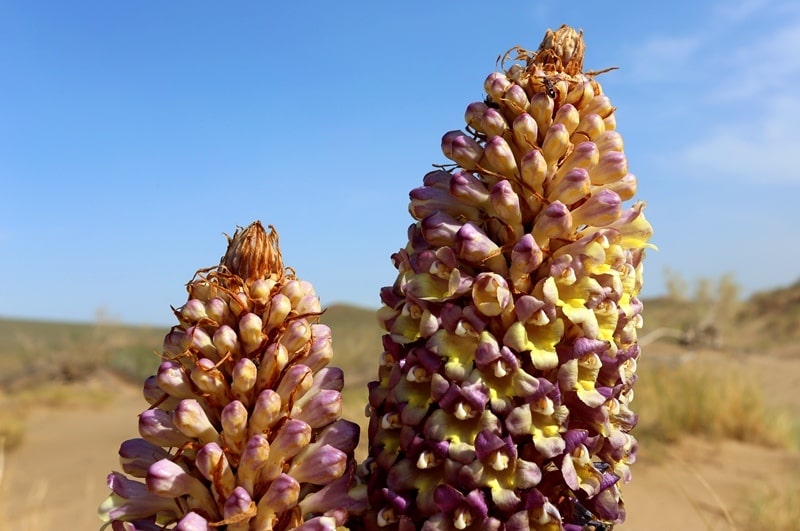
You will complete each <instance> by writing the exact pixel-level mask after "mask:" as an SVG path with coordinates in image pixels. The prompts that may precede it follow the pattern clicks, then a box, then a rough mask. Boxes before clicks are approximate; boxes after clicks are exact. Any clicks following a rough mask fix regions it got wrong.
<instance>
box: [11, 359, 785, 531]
mask: <svg viewBox="0 0 800 531" xmlns="http://www.w3.org/2000/svg"><path fill="white" fill-rule="evenodd" d="M740 362H741V363H745V364H752V365H753V366H754V367H756V368H758V369H759V372H762V371H763V370H767V371H768V372H770V373H771V374H772V375H773V376H772V378H773V379H772V381H771V384H772V385H771V391H770V396H771V398H772V399H775V400H776V401H778V402H780V403H783V404H786V405H790V406H792V407H800V402H798V396H797V395H798V394H797V393H796V392H795V391H794V389H797V384H798V383H800V355H790V356H785V357H778V358H774V357H770V358H766V357H761V358H759V357H748V359H746V360H741V361H740ZM762 374H763V372H762ZM105 378H106V379H110V378H111V377H109V376H106V377H105ZM105 383H106V384H111V386H112V387H111V388H113V389H114V392H113V398H112V399H111V400H109V402H108V403H106V404H104V405H103V406H96V407H90V406H82V407H72V408H69V409H66V408H53V407H49V408H46V407H34V408H32V409H31V410H30V411H29V413H28V416H27V419H26V422H27V429H26V432H25V439H24V441H23V443H22V444H21V445H20V446H19V447H18V448H16V449H15V450H14V451H13V452H11V453H9V455H6V458H5V467H4V470H3V477H2V484H0V530H6V529H7V530H12V529H13V530H15V531H44V530H53V529H70V530H73V529H74V530H79V529H85V530H91V529H98V528H99V520H98V519H97V516H96V510H97V506H98V504H99V503H100V502H101V501H102V500H103V498H105V496H106V495H107V488H106V485H105V477H106V475H107V474H108V473H109V472H110V471H111V470H114V469H118V468H119V466H118V461H117V456H116V451H117V448H118V447H119V444H120V442H122V441H123V440H125V439H128V438H132V437H136V436H137V432H136V424H137V422H136V419H137V415H138V414H139V413H140V412H141V410H142V409H143V406H144V404H145V403H144V400H143V399H142V397H141V394H140V391H139V388H138V387H136V386H132V385H129V384H124V383H122V382H119V381H115V380H112V381H107V382H105ZM795 411H798V409H795ZM797 471H800V454H798V453H796V452H789V451H782V450H775V449H767V448H764V447H759V446H754V445H748V444H743V443H738V442H733V441H716V442H712V441H707V440H704V439H699V438H690V439H686V440H683V441H682V442H681V443H679V444H677V445H672V446H668V447H666V446H665V447H661V448H657V447H652V446H651V447H649V448H642V449H641V450H640V454H639V460H638V462H637V463H636V464H635V465H634V466H633V474H634V477H633V481H632V482H631V483H630V484H628V485H626V486H625V487H624V491H623V496H624V499H625V502H626V507H627V512H628V520H627V522H626V523H625V525H623V526H620V527H619V528H622V529H627V530H632V531H634V530H651V531H661V530H663V531H667V530H670V531H672V530H675V529H680V530H683V531H688V530H708V529H713V530H721V529H730V526H729V525H728V524H727V521H726V517H725V511H728V512H729V513H731V514H732V515H733V517H734V518H736V517H737V515H741V514H743V513H744V512H746V511H747V508H748V504H750V503H752V500H750V499H748V496H750V495H752V493H753V492H754V489H764V490H769V489H779V488H780V487H781V485H786V484H790V483H791V482H794V481H796V475H797Z"/></svg>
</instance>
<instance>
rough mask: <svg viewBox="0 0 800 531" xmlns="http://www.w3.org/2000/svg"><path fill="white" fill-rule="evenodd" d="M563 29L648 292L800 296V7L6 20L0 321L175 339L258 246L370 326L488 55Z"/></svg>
mask: <svg viewBox="0 0 800 531" xmlns="http://www.w3.org/2000/svg"><path fill="white" fill-rule="evenodd" d="M562 23H567V24H569V25H571V26H574V27H578V28H582V29H583V30H584V38H585V41H586V45H587V54H586V61H585V67H586V68H587V69H602V68H605V67H609V66H618V67H619V68H620V69H619V70H616V71H613V72H610V73H607V74H604V75H603V76H602V77H601V78H600V81H601V83H602V85H603V87H604V91H605V92H606V93H607V94H608V95H609V97H610V98H611V100H612V102H613V103H614V104H615V105H616V107H617V124H618V129H619V130H620V132H621V133H622V135H623V137H624V139H625V146H626V153H627V155H628V159H629V163H630V169H631V171H632V172H633V173H635V174H636V175H637V177H638V178H639V198H641V199H643V200H645V201H647V203H648V206H647V209H646V214H647V216H648V218H649V219H650V221H651V223H652V224H653V226H654V228H655V236H654V239H653V242H654V243H656V244H657V245H658V246H659V248H660V250H659V251H658V252H650V253H649V254H648V257H647V261H646V268H645V291H644V295H645V296H655V295H659V294H662V293H664V292H665V286H664V270H665V268H667V267H669V268H670V269H672V270H674V271H676V272H678V273H679V274H681V275H683V276H684V277H686V278H687V279H689V280H692V279H694V278H697V277H716V276H719V275H721V274H724V273H733V274H734V275H735V279H736V280H737V281H738V282H739V283H740V284H741V285H742V286H743V287H744V288H745V290H746V292H752V291H754V290H761V289H765V288H771V287H778V286H782V285H787V284H790V283H792V282H794V281H795V280H797V279H798V278H800V271H799V270H798V269H799V268H798V266H799V265H800V246H799V245H798V244H800V238H798V232H797V230H798V225H797V223H796V222H797V221H798V220H799V219H800V216H798V214H797V208H798V207H797V202H798V201H797V197H798V195H800V164H799V163H798V154H799V153H800V148H799V147H798V141H797V133H798V124H800V88H799V87H800V4H798V3H797V2H796V1H795V0H775V1H770V0H764V1H759V0H753V1H750V0H743V1H742V0H732V1H726V0H719V1H718V2H704V1H695V2H656V3H651V2H640V1H635V2H634V1H631V2H557V1H538V2H534V1H505V2H488V1H484V2H476V1H471V0H460V1H459V2H446V1H442V2H434V1H431V0H426V1H417V0H406V1H403V2H380V1H374V0H373V1H351V2H301V1H298V2H267V1H263V2H230V3H223V2H216V1H213V2H212V1H200V0H192V1H188V0H186V1H181V0H175V1H169V2H130V1H127V2H126V1H114V2H108V1H99V0H98V1H76V2H63V1H51V2H47V1H37V0H30V1H24V2H10V1H1V2H0V76H2V77H0V79H1V81H0V190H1V192H0V193H2V198H3V199H2V202H1V203H0V276H2V279H3V281H2V283H0V317H26V318H28V317H29V318H40V319H56V320H70V321H91V320H93V319H94V318H95V316H96V315H97V313H98V312H102V313H104V314H105V315H106V316H109V317H111V318H113V319H115V320H120V321H123V322H126V323H136V324H146V323H149V324H157V325H169V324H171V323H172V322H173V316H172V313H171V311H170V309H169V305H170V304H172V305H174V306H179V305H181V304H182V303H183V302H184V301H185V298H186V293H185V288H184V285H185V283H186V282H187V281H189V280H190V279H191V277H192V275H193V274H194V272H195V271H196V270H197V269H199V268H203V267H208V266H213V265H215V264H217V263H218V262H219V258H220V256H221V255H222V254H223V252H224V250H225V244H226V241H225V238H224V236H223V233H232V232H233V231H234V229H235V227H236V226H237V225H247V224H249V223H250V222H252V221H253V220H256V219H260V220H261V221H262V222H263V223H264V224H265V225H267V224H272V225H275V227H276V228H277V230H278V231H279V233H280V237H281V247H282V250H283V256H284V260H285V262H286V264H287V265H290V266H292V267H294V269H295V270H296V271H297V273H298V275H299V276H300V277H302V278H304V279H306V280H309V281H311V282H312V283H313V284H314V285H315V287H316V290H317V293H318V294H319V295H320V297H321V299H322V304H323V305H324V306H327V305H331V304H334V303H340V302H342V303H351V304H356V305H359V306H364V307H374V308H377V307H378V306H379V296H378V293H379V290H380V288H381V286H384V285H388V284H391V283H392V282H393V281H394V279H395V274H396V271H395V270H394V268H393V267H392V266H391V262H390V255H391V254H392V253H393V252H395V251H396V250H397V249H399V248H400V247H402V246H404V245H405V242H406V229H407V227H408V225H409V224H410V223H411V221H412V220H411V217H410V216H409V214H408V211H407V206H408V192H409V191H410V190H411V189H412V188H415V187H417V186H419V185H420V184H421V182H422V176H423V175H424V174H425V173H426V172H427V171H429V170H430V169H431V164H436V163H442V162H445V161H446V159H445V158H444V156H443V155H442V154H441V150H440V147H439V143H440V139H441V136H442V135H443V134H444V133H445V132H447V131H449V130H452V129H460V128H462V127H463V126H464V118H463V116H464V110H465V108H466V106H467V105H468V104H469V103H470V102H472V101H477V100H480V99H483V97H484V93H483V89H482V87H483V80H484V78H485V77H486V76H487V75H488V74H489V73H490V72H492V71H493V70H494V69H495V61H496V59H497V57H498V55H500V54H502V53H503V52H505V51H506V50H507V49H509V48H511V47H513V46H515V45H522V46H524V47H526V48H529V49H535V48H536V47H537V46H538V45H539V42H540V41H541V38H542V36H543V34H544V31H545V30H546V29H547V28H556V27H558V26H559V25H561V24H562Z"/></svg>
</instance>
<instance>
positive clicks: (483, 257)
mask: <svg viewBox="0 0 800 531" xmlns="http://www.w3.org/2000/svg"><path fill="white" fill-rule="evenodd" d="M583 53H584V44H583V39H582V35H581V33H579V32H577V31H575V30H573V29H571V28H569V27H566V26H562V27H561V28H560V29H558V30H557V31H548V32H547V34H546V36H545V39H544V40H543V42H542V44H541V45H540V47H539V49H538V50H537V51H536V52H529V51H527V50H523V49H520V48H515V49H514V50H512V51H511V52H509V54H506V57H504V60H503V65H504V66H505V62H506V60H508V58H509V57H510V56H511V55H514V64H512V65H511V66H510V67H508V68H504V70H503V71H500V72H494V73H492V74H490V75H489V76H488V77H487V78H486V80H485V83H484V89H485V91H486V95H487V96H486V99H485V100H484V101H482V102H474V103H471V104H470V105H468V106H467V110H466V113H465V121H466V128H465V129H463V130H453V131H450V132H448V133H446V134H445V135H444V137H443V138H442V144H441V147H442V152H443V154H444V156H445V157H447V158H448V159H450V160H451V161H453V163H454V165H452V166H447V165H443V166H441V167H440V169H437V170H435V171H432V172H430V173H428V174H427V175H426V176H425V177H424V179H423V186H421V187H419V188H416V189H415V190H413V191H412V192H411V194H410V198H411V203H410V206H409V211H410V213H411V215H412V217H413V218H414V224H412V225H411V227H410V228H409V231H408V234H409V239H408V244H407V245H406V247H405V248H404V249H402V250H400V251H399V252H397V253H396V254H395V255H394V256H393V257H392V260H393V263H394V265H395V267H396V268H397V270H398V275H397V279H396V280H395V282H394V283H393V284H392V285H391V286H387V287H385V288H383V290H382V291H381V300H382V301H383V303H384V306H383V308H381V310H380V311H379V312H378V317H379V319H380V321H381V322H382V324H383V328H384V329H385V331H386V335H385V336H384V342H383V346H384V352H383V353H382V355H381V362H380V367H379V371H378V379H377V380H376V381H375V382H372V384H370V396H369V401H370V408H369V412H370V429H369V457H368V459H367V461H366V462H365V463H364V466H363V467H362V470H363V476H364V478H365V480H366V482H367V483H368V491H369V504H370V508H369V510H368V512H367V514H366V517H365V524H366V527H367V528H368V529H387V530H403V531H405V530H412V529H427V530H434V529H468V530H479V529H480V530H494V529H506V530H508V529H526V530H527V529H536V530H550V529H552V530H560V529H568V530H576V529H582V528H583V526H584V525H588V524H591V523H594V524H602V525H610V524H614V523H619V522H622V521H623V520H624V517H625V512H624V505H623V502H622V498H621V492H620V489H619V484H620V483H624V482H627V481H629V480H630V465H631V464H632V463H633V462H634V460H635V453H636V440H635V439H634V438H633V436H632V435H630V433H629V432H630V430H631V429H632V428H633V426H634V425H635V424H636V416H635V414H633V412H632V411H631V409H630V401H631V399H632V397H633V394H632V392H631V388H632V386H633V383H634V381H635V370H636V361H637V359H638V357H639V347H638V344H637V337H636V332H637V328H638V327H639V326H641V316H640V313H641V310H642V305H641V302H640V301H639V299H638V294H639V291H640V289H641V286H642V259H643V257H644V250H645V249H646V248H648V247H650V245H649V244H648V243H647V242H648V240H649V238H650V236H651V234H652V229H651V227H650V225H649V223H648V222H647V221H646V220H645V218H644V215H643V213H642V209H643V204H642V203H634V204H632V205H627V204H626V201H629V200H630V199H632V198H633V197H634V195H635V192H636V177H635V176H634V175H633V174H631V173H630V172H629V171H628V163H627V158H626V156H625V154H624V151H623V144H622V138H621V136H620V135H619V133H618V132H617V131H616V130H615V128H616V119H615V115H614V107H613V105H612V104H611V101H610V100H609V98H608V97H607V96H606V95H604V94H603V92H602V88H601V86H600V84H599V83H598V81H597V75H598V73H592V72H583V68H582V62H583Z"/></svg>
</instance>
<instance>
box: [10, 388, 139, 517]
mask: <svg viewBox="0 0 800 531" xmlns="http://www.w3.org/2000/svg"><path fill="white" fill-rule="evenodd" d="M145 406H146V402H145V401H144V399H143V398H142V396H141V394H140V392H139V390H138V389H136V388H135V387H133V386H129V385H119V386H117V394H116V396H115V397H114V400H113V402H112V403H110V404H105V405H104V406H102V407H98V408H95V409H90V408H89V407H87V406H83V407H78V408H73V409H60V408H59V409H52V408H34V409H33V410H32V411H30V412H29V415H28V418H27V419H26V424H27V428H26V431H25V439H24V441H23V443H22V444H21V445H20V446H19V447H18V448H17V449H15V450H14V452H12V453H10V455H7V456H6V467H5V473H4V478H3V484H2V486H0V517H2V518H1V519H0V529H3V530H6V529H8V530H9V531H10V530H12V529H13V530H15V531H44V530H52V529H75V530H78V529H87V530H90V529H98V528H99V524H100V520H99V519H98V517H97V506H98V505H99V504H100V502H101V501H102V500H103V498H105V496H106V495H107V493H108V489H107V487H106V484H105V477H106V475H107V474H108V473H109V472H110V471H111V470H113V469H118V468H119V464H118V458H117V449H118V448H119V444H120V443H121V442H122V441H124V440H125V439H129V438H132V437H136V436H138V435H137V430H136V426H137V415H138V414H139V413H141V411H142V410H143V409H144V407H145Z"/></svg>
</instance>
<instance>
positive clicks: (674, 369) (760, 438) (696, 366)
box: [633, 360, 798, 449]
mask: <svg viewBox="0 0 800 531" xmlns="http://www.w3.org/2000/svg"><path fill="white" fill-rule="evenodd" d="M633 406H634V409H635V411H636V412H637V413H638V414H639V418H640V422H639V425H638V426H637V428H636V430H635V434H636V436H637V437H638V438H640V439H643V440H645V441H646V440H648V439H649V440H658V441H662V442H673V441H676V440H678V439H680V437H682V436H684V435H702V436H707V437H712V438H729V439H733V440H738V441H742V442H749V443H755V444H760V445H766V446H769V447H776V448H786V449H791V448H796V447H797V443H798V426H797V421H796V419H793V418H792V417H791V416H790V415H789V413H788V412H787V411H777V410H776V408H775V407H772V406H770V405H768V403H767V401H766V399H765V390H764V388H763V387H762V386H761V384H760V380H759V378H756V377H754V376H753V375H749V374H747V373H746V372H745V371H744V369H743V368H740V367H737V366H735V365H733V364H731V365H722V364H719V363H708V362H704V361H702V360H692V361H689V362H685V363H678V364H665V363H656V364H653V363H649V364H643V367H641V368H640V370H639V380H638V381H637V383H636V398H635V400H634V403H633Z"/></svg>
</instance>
